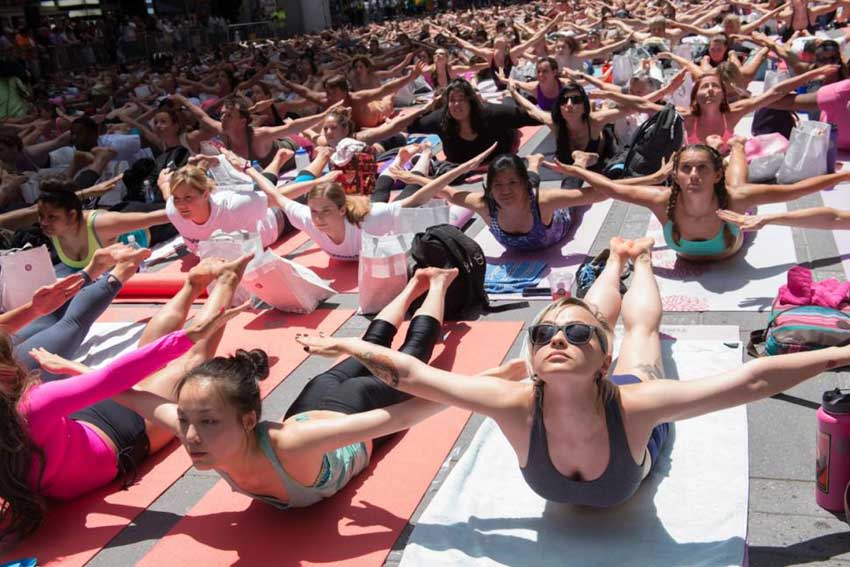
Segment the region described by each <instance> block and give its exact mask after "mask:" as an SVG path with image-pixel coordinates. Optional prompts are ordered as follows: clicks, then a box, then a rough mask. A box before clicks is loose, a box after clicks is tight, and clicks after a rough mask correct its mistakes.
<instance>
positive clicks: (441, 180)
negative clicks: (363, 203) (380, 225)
mask: <svg viewBox="0 0 850 567" xmlns="http://www.w3.org/2000/svg"><path fill="white" fill-rule="evenodd" d="M496 145H497V144H495V143H494V144H493V145H492V146H490V147H489V148H487V149H486V150H484V151H483V152H481V153H480V154H478V155H477V156H475V157H474V158H472V159H471V160H469V161H467V162H465V163H462V164H461V165H459V166H457V167H456V168H454V169H452V170H451V171H447V172H446V173H444V174H442V175H441V176H439V177H438V178H436V179H434V180H433V181H431V182H430V183H428V184H427V185H425V186H424V187H422V188H421V189H419V190H418V191H416V192H415V193H414V194H413V195H410V196H409V197H405V198H404V199H401V200H400V201H398V203H399V205H400V206H401V207H405V208H408V207H418V206H419V205H421V204H423V203H427V202H428V201H430V200H431V198H432V197H433V196H434V195H436V194H437V192H438V191H440V190H441V189H443V188H445V187H447V186H448V185H449V183H451V182H452V181H454V180H455V179H457V178H458V177H460V176H461V175H463V174H464V173H469V172H470V171H473V170H474V169H476V168H478V167H479V166H480V165H481V163H482V162H483V161H484V160H485V159H487V156H489V155H490V154H491V153H492V152H493V150H494V149H496Z"/></svg>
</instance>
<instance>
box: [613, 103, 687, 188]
mask: <svg viewBox="0 0 850 567" xmlns="http://www.w3.org/2000/svg"><path fill="white" fill-rule="evenodd" d="M684 138H685V121H684V120H682V117H681V116H680V115H679V113H678V112H676V107H675V106H673V105H671V104H667V105H665V106H664V108H663V109H661V110H659V111H658V112H656V113H655V114H654V115H652V116H650V117H649V118H648V119H647V120H646V121H645V122H644V123H643V124H641V125H640V128H638V130H637V132H635V133H634V135H633V136H632V139H631V141H630V142H629V144H628V146H626V149H625V150H623V151H622V152H620V154H619V155H617V156H614V157H613V158H611V160H610V161H609V162H608V166H607V167H606V168H605V171H604V172H603V173H604V175H605V176H606V177H608V178H610V179H624V178H626V177H640V176H642V175H649V174H650V173H655V172H656V171H658V169H659V168H660V167H661V160H662V159H670V156H672V155H673V154H674V153H675V152H676V150H678V149H679V148H681V147H682V142H683V141H684Z"/></svg>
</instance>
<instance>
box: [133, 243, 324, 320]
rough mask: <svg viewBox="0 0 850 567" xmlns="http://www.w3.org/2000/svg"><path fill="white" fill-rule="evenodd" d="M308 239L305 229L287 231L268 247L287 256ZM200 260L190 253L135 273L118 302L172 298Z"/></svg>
mask: <svg viewBox="0 0 850 567" xmlns="http://www.w3.org/2000/svg"><path fill="white" fill-rule="evenodd" d="M308 240H309V237H308V236H307V235H306V234H304V233H302V232H293V233H290V234H287V235H284V236H283V237H281V238H280V240H278V241H277V242H275V243H274V244H272V245H271V246H270V247H269V249H270V250H272V251H274V252H276V253H277V254H279V255H281V256H286V255H287V254H289V253H291V252H292V251H294V250H295V249H297V248H298V247H299V246H301V245H302V244H304V243H305V242H307V241H308ZM197 264H198V257H197V256H195V255H194V254H187V255H186V256H183V257H182V258H180V259H178V260H174V261H172V262H169V263H167V264H166V265H165V266H164V267H161V268H159V269H157V268H158V267H157V266H154V267H152V271H149V272H142V273H138V274H135V275H134V276H133V277H132V278H130V279H129V280H128V281H127V283H125V284H124V286H123V287H122V288H121V291H120V292H118V298H117V299H116V302H119V303H120V302H122V301H123V300H130V301H132V300H135V299H156V300H163V299H170V298H172V297H174V295H175V294H176V293H177V292H178V291H179V290H180V288H181V287H183V283H184V282H185V281H186V274H187V273H188V272H189V270H191V269H192V268H193V267H194V266H196V265H197Z"/></svg>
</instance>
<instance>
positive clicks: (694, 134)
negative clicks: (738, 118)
mask: <svg viewBox="0 0 850 567" xmlns="http://www.w3.org/2000/svg"><path fill="white" fill-rule="evenodd" d="M721 116H723V135H722V137H723V143H724V144H725V143H727V142H728V141H729V139H730V138H732V136H734V135H735V132H732V131H730V130H729V126H727V124H726V115H725V114H722V115H721ZM711 135H713V134H709V136H711ZM707 137H708V136H706V138H707ZM704 143H705V140H703V139H701V138H700V137H699V118H698V117H696V116H695V117H694V126H693V128H691V129H690V130H689V131H688V144H689V145H690V144H704Z"/></svg>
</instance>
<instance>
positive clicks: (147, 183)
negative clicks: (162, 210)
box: [142, 179, 156, 203]
mask: <svg viewBox="0 0 850 567" xmlns="http://www.w3.org/2000/svg"><path fill="white" fill-rule="evenodd" d="M142 191H143V192H144V194H145V203H153V202H154V201H156V194H155V193H154V191H153V184H152V183H151V180H150V179H145V180H144V182H142Z"/></svg>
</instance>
